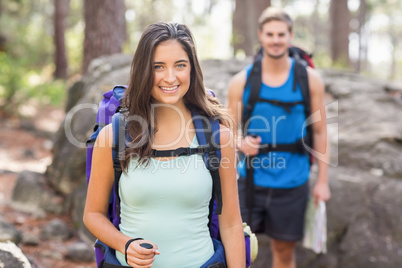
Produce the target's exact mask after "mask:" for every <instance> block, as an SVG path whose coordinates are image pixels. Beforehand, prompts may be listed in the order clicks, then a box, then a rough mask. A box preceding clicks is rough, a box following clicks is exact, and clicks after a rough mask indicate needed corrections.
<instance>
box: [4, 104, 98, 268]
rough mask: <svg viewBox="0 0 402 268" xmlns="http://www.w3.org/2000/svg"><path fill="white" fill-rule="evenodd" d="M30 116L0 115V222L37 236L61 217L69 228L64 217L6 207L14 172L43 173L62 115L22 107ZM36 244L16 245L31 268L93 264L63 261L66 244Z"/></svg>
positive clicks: (57, 111)
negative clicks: (12, 116)
mask: <svg viewBox="0 0 402 268" xmlns="http://www.w3.org/2000/svg"><path fill="white" fill-rule="evenodd" d="M26 113H27V114H29V115H30V116H29V117H28V118H25V119H23V120H21V119H16V118H5V117H4V116H1V115H0V219H1V220H3V221H5V222H8V223H10V224H12V225H13V226H14V227H15V228H17V229H18V230H20V231H22V232H23V233H24V231H25V232H26V231H29V232H30V233H35V234H38V233H39V232H40V230H41V229H42V228H43V226H44V225H45V224H46V223H48V222H49V221H50V220H52V219H54V218H61V219H62V220H63V221H65V222H66V223H67V224H69V225H70V227H71V229H73V226H72V223H71V219H69V217H68V216H67V215H62V216H58V215H50V214H47V215H46V217H45V218H41V219H37V218H34V217H33V216H32V215H31V214H28V213H23V212H19V211H15V210H13V209H12V208H11V207H10V206H9V202H10V200H11V197H12V192H13V189H14V186H15V183H16V181H17V177H18V173H19V172H21V171H23V170H29V171H34V172H39V173H43V172H45V171H46V168H47V166H48V165H49V164H50V163H51V161H52V152H51V148H52V140H51V137H52V133H54V132H56V131H57V129H58V127H59V124H60V122H61V121H62V120H63V118H64V113H63V111H62V110H60V109H54V108H41V109H40V110H37V109H35V108H34V107H26ZM77 240H78V237H77V236H74V237H72V238H71V239H70V240H68V241H65V242H62V243H60V242H57V243H56V242H49V241H47V242H44V241H40V243H39V245H38V246H27V245H22V244H19V245H18V246H19V247H20V248H21V249H22V251H23V253H24V254H25V255H26V256H27V257H28V259H29V260H30V261H31V262H32V264H33V267H34V268H67V267H68V268H70V267H76V268H95V267H96V264H95V263H94V262H93V263H77V262H72V261H69V260H66V259H65V258H64V254H65V248H66V246H67V245H68V244H70V243H72V242H75V241H77Z"/></svg>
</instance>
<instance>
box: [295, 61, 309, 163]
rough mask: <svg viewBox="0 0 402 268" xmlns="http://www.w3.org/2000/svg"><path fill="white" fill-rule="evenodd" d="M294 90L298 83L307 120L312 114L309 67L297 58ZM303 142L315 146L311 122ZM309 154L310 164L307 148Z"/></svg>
mask: <svg viewBox="0 0 402 268" xmlns="http://www.w3.org/2000/svg"><path fill="white" fill-rule="evenodd" d="M293 84H294V90H295V89H296V84H298V85H299V87H300V90H301V93H302V96H303V103H304V114H305V117H306V120H307V119H308V118H309V117H310V116H311V96H310V87H309V83H308V74H307V67H306V65H305V64H304V63H303V62H302V61H300V60H295V66H294V82H293ZM303 143H304V144H305V145H308V146H309V147H310V148H313V144H314V141H313V128H312V125H311V124H308V125H307V133H306V136H305V137H304V138H303ZM305 152H306V153H307V155H308V156H309V159H310V164H312V161H313V157H312V155H311V153H310V152H308V151H307V150H305Z"/></svg>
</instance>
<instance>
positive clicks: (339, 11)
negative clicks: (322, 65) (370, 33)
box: [329, 0, 351, 66]
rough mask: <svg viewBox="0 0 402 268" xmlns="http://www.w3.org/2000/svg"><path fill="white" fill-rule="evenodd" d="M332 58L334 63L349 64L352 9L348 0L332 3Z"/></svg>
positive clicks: (334, 0) (333, 0)
mask: <svg viewBox="0 0 402 268" xmlns="http://www.w3.org/2000/svg"><path fill="white" fill-rule="evenodd" d="M329 13H330V21H331V23H330V24H331V31H330V40H331V58H332V62H333V63H334V64H341V65H342V66H349V33H350V28H349V22H350V18H351V15H350V11H349V8H348V1H347V0H332V1H331V5H330V10H329Z"/></svg>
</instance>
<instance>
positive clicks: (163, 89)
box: [159, 85, 180, 93]
mask: <svg viewBox="0 0 402 268" xmlns="http://www.w3.org/2000/svg"><path fill="white" fill-rule="evenodd" d="M179 86H180V85H177V86H172V87H162V86H160V87H159V88H160V89H162V91H163V92H166V93H173V92H175V91H176V90H177V89H178V88H179Z"/></svg>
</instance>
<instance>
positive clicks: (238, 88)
mask: <svg viewBox="0 0 402 268" xmlns="http://www.w3.org/2000/svg"><path fill="white" fill-rule="evenodd" d="M246 76H247V73H246V71H245V70H242V71H240V72H239V73H237V74H236V75H235V76H233V78H232V79H231V81H230V83H229V89H228V101H227V107H228V109H229V112H230V113H231V115H232V116H233V119H234V121H235V124H236V126H235V129H236V130H240V131H238V135H237V141H236V146H237V149H238V150H240V151H241V152H243V153H244V154H246V155H256V154H258V147H259V144H260V143H261V137H251V136H247V137H245V138H243V135H242V134H243V131H242V129H241V128H242V127H243V126H242V124H241V120H242V113H243V105H244V104H243V92H244V86H245V84H246Z"/></svg>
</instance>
